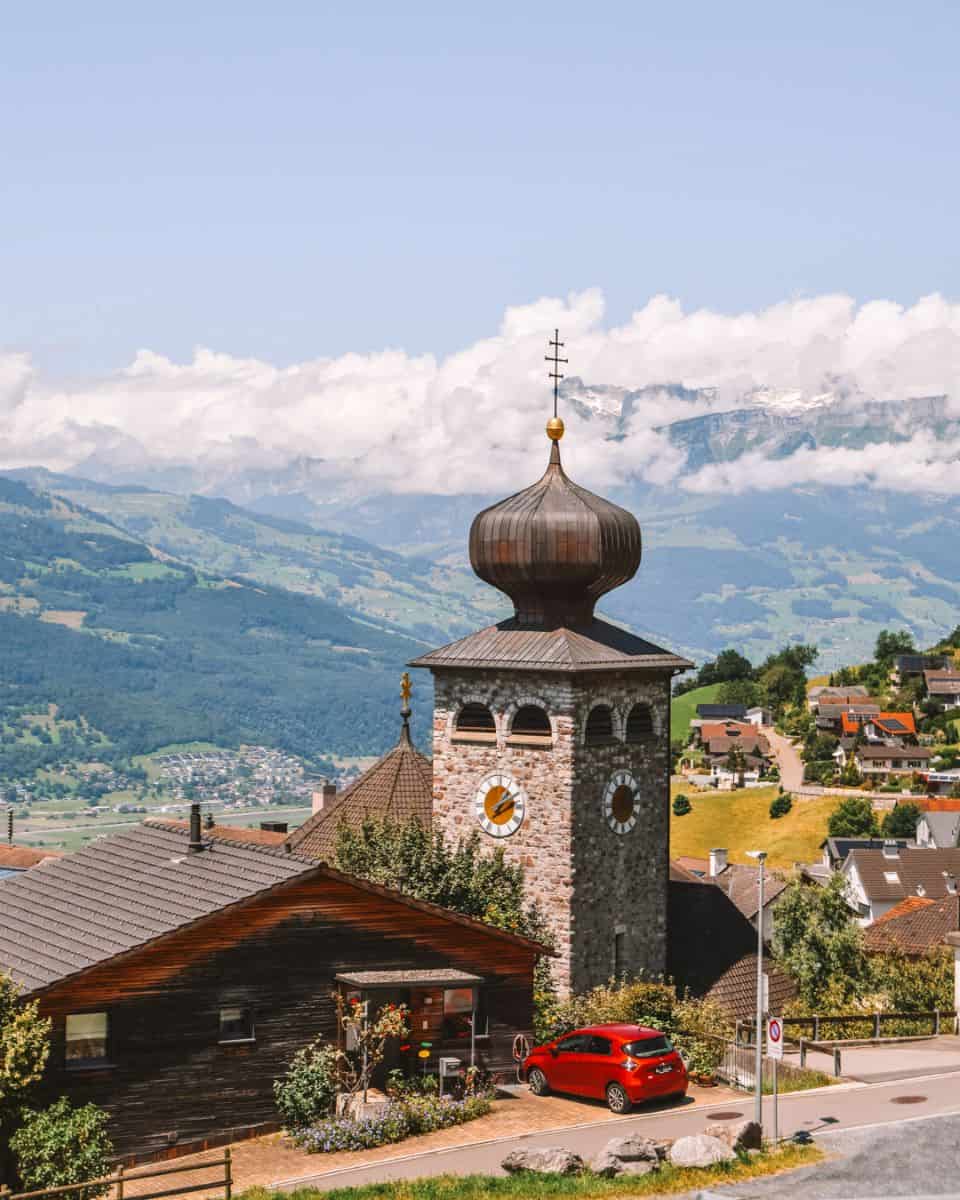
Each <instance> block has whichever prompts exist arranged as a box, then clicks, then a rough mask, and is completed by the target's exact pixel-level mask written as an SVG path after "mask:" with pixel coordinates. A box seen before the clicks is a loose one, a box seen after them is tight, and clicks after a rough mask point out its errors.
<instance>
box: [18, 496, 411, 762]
mask: <svg viewBox="0 0 960 1200" xmlns="http://www.w3.org/2000/svg"><path fill="white" fill-rule="evenodd" d="M421 649H422V643H420V642H418V641H415V640H414V639H412V638H410V637H407V636H405V635H403V634H401V633H398V632H396V631H394V630H392V629H390V628H389V627H383V628H378V627H377V626H376V625H374V624H372V623H370V622H368V621H363V620H360V619H358V618H357V617H356V616H355V615H354V614H352V613H351V612H349V611H348V610H346V609H344V608H341V607H339V606H337V605H335V604H332V603H329V602H327V601H324V600H321V599H319V598H317V597H314V596H308V595H302V594H296V593H291V592H287V591H284V590H283V589H280V588H273V587H268V586H259V585H257V586H253V585H249V584H238V583H236V582H231V581H227V580H225V579H223V578H220V577H217V576H214V575H211V574H206V573H204V572H201V571H198V570H196V569H195V568H194V567H193V566H192V565H190V564H188V563H185V562H183V561H182V560H177V559H172V558H169V557H167V556H159V555H157V554H156V553H154V552H152V551H151V549H150V548H149V547H148V546H146V545H145V544H144V543H143V542H141V541H139V540H137V539H135V538H133V537H131V536H130V535H129V534H127V533H125V532H123V531H122V530H120V529H118V528H117V527H115V526H112V525H111V524H110V523H108V522H106V521H103V520H102V519H100V518H98V517H97V516H95V515H94V514H92V513H90V512H89V511H87V510H85V509H83V508H81V507H80V506H77V505H74V504H71V503H69V502H66V501H64V500H63V499H61V498H59V497H51V496H48V495H44V494H42V493H38V492H37V491H35V490H34V489H31V488H28V487H26V486H25V485H24V484H22V483H19V482H16V481H13V480H9V479H2V478H0V656H2V663H3V668H2V671H0V705H2V715H3V720H4V724H3V730H2V734H0V736H2V752H3V756H4V758H5V759H6V760H7V761H9V760H10V758H11V756H13V757H15V758H22V757H27V758H30V759H36V760H37V765H40V763H41V762H42V761H51V760H55V759H56V758H57V757H58V756H59V755H60V753H61V751H60V749H59V747H58V746H57V745H50V744H44V742H43V741H42V740H41V741H36V740H35V739H29V738H26V737H24V736H22V735H21V734H20V733H19V732H18V721H19V719H20V718H22V716H23V715H24V714H26V713H29V712H38V711H43V710H45V708H46V706H47V705H48V704H51V703H55V704H56V705H58V706H59V710H60V715H61V716H62V717H63V718H64V719H66V720H72V719H76V718H83V721H82V725H83V727H84V728H88V729H93V730H97V731H99V732H100V733H101V734H102V735H105V737H106V738H107V739H108V740H109V743H110V746H111V747H113V749H114V751H115V752H116V753H122V754H124V755H129V754H134V753H141V752H144V751H147V750H151V749H153V748H155V747H157V746H159V745H163V744H167V743H171V742H184V741H194V740H203V741H213V742H218V743H220V744H226V745H230V744H236V743H238V742H240V741H256V742H260V743H265V744H272V745H276V746H279V747H282V748H284V749H288V750H291V751H293V752H295V753H299V754H303V755H306V756H308V757H317V756H320V755H323V754H326V753H341V754H358V753H359V754H363V753H367V754H368V753H371V752H373V751H377V750H381V749H384V748H385V747H386V746H387V745H389V744H390V743H391V741H392V740H393V738H394V736H395V730H396V727H397V717H396V713H397V700H396V694H397V686H398V679H399V674H400V672H401V671H402V669H403V665H404V663H405V662H406V661H407V660H408V659H409V658H411V657H412V656H414V655H415V654H416V653H417V652H419V650H421ZM425 692H426V689H425V688H424V689H422V690H421V691H420V695H419V697H418V700H419V705H418V706H419V707H420V708H421V710H426V708H427V700H428V698H427V696H426V694H425ZM20 723H22V722H20ZM418 726H419V731H420V732H421V733H423V732H424V731H425V730H426V727H427V726H426V722H425V721H420V722H418ZM101 757H102V755H101ZM0 773H2V774H5V773H6V771H5V770H3V764H2V763H0Z"/></svg>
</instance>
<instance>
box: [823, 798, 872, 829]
mask: <svg viewBox="0 0 960 1200" xmlns="http://www.w3.org/2000/svg"><path fill="white" fill-rule="evenodd" d="M827 832H828V833H829V834H830V836H831V837H876V835H877V833H878V826H877V816H876V813H875V812H874V811H873V805H872V804H871V803H870V801H869V799H868V798H867V797H865V796H845V797H844V799H843V800H841V801H840V803H839V804H838V805H837V807H836V808H835V809H834V810H833V812H832V813H831V814H830V818H829V820H828V821H827Z"/></svg>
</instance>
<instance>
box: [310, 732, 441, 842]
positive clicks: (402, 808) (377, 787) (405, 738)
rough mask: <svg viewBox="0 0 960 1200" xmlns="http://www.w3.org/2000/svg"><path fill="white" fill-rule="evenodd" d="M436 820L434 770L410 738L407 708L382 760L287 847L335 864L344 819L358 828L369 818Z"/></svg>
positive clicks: (347, 789) (425, 823)
mask: <svg viewBox="0 0 960 1200" xmlns="http://www.w3.org/2000/svg"><path fill="white" fill-rule="evenodd" d="M432 816H433V766H432V765H431V763H430V760H429V759H428V758H425V757H424V755H422V754H421V753H420V751H419V750H418V749H417V748H416V746H414V744H413V742H412V741H411V739H410V724H409V710H408V709H404V717H403V727H402V729H401V730H400V740H399V741H398V742H397V744H396V746H394V748H393V749H392V750H390V751H389V752H388V753H387V754H385V755H384V756H383V758H381V759H379V760H378V761H377V762H375V763H374V764H373V766H372V767H371V768H370V769H369V770H368V771H365V772H364V773H363V774H362V775H361V776H360V778H359V779H358V780H357V781H356V782H355V783H352V784H351V785H350V786H349V787H348V788H345V789H344V791H342V792H341V793H340V795H339V796H337V797H336V798H335V799H334V800H333V801H331V802H330V803H329V804H328V805H324V807H323V808H322V809H321V810H320V812H318V813H314V815H313V816H312V817H311V818H310V819H309V820H308V821H306V822H305V823H304V824H303V825H301V826H300V828H299V829H295V830H294V831H293V833H291V834H290V835H289V836H288V838H287V845H288V846H289V847H290V848H291V850H296V851H297V853H298V854H305V855H308V856H309V857H310V858H314V859H317V860H318V861H320V862H333V858H334V850H335V848H336V842H337V829H338V827H339V825H340V822H341V821H345V822H346V823H347V825H349V826H351V827H353V828H357V827H359V826H360V824H361V823H362V822H363V820H364V818H365V817H376V818H380V819H383V818H387V819H389V820H390V821H395V822H398V823H400V822H403V821H409V820H411V819H413V818H414V817H415V818H416V819H417V820H418V821H420V822H421V824H422V825H424V826H425V827H429V825H430V822H431V819H432Z"/></svg>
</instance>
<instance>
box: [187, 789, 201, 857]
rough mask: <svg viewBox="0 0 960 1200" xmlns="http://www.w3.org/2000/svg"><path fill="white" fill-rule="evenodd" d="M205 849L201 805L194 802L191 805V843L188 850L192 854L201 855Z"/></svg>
mask: <svg viewBox="0 0 960 1200" xmlns="http://www.w3.org/2000/svg"><path fill="white" fill-rule="evenodd" d="M204 848H205V847H204V844H203V836H202V834H201V832H200V805H199V803H198V802H197V801H196V800H194V802H193V803H192V804H191V805H190V842H189V844H188V846H187V849H188V850H189V851H190V853H191V854H199V853H200V851H201V850H203V849H204Z"/></svg>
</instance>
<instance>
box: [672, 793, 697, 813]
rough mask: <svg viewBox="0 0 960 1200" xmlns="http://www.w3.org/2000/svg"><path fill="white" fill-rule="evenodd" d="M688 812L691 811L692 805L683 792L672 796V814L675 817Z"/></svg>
mask: <svg viewBox="0 0 960 1200" xmlns="http://www.w3.org/2000/svg"><path fill="white" fill-rule="evenodd" d="M689 812H693V805H692V804H691V803H690V801H689V800H688V799H687V797H686V796H685V795H684V794H683V792H681V793H680V795H679V796H676V797H675V798H674V801H673V815H674V816H675V817H685V816H686V815H687V813H689Z"/></svg>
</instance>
